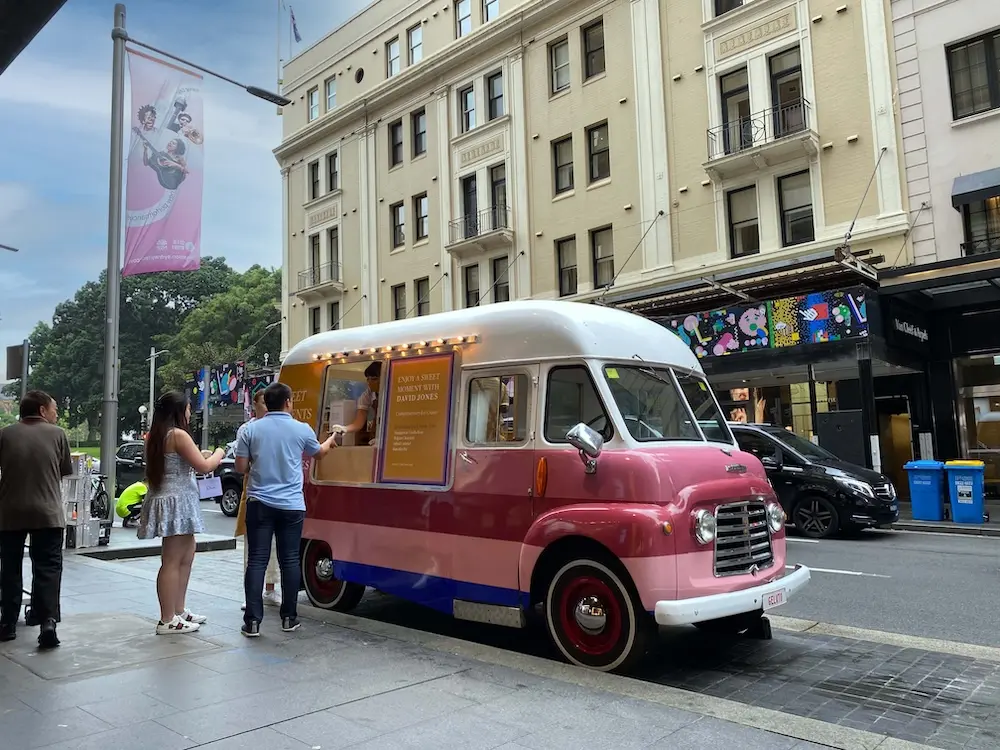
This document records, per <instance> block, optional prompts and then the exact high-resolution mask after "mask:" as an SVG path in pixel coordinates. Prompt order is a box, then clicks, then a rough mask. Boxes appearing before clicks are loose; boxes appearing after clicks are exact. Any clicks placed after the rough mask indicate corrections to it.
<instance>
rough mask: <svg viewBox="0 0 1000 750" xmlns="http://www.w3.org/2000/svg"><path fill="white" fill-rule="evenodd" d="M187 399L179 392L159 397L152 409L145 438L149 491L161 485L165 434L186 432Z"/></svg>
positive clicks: (163, 467)
mask: <svg viewBox="0 0 1000 750" xmlns="http://www.w3.org/2000/svg"><path fill="white" fill-rule="evenodd" d="M187 407H188V400H187V397H186V396H185V395H184V394H183V393H181V392H180V391H170V392H169V393H164V394H163V395H162V396H160V399H159V400H158V401H157V402H156V406H155V407H154V408H153V421H152V424H151V425H150V427H149V434H148V435H147V436H146V482H147V483H148V484H149V487H150V489H154V490H155V489H158V488H159V487H160V485H161V484H163V475H164V473H165V471H166V469H165V463H166V458H165V455H166V450H167V434H168V433H169V432H170V431H171V430H187V428H188V420H187Z"/></svg>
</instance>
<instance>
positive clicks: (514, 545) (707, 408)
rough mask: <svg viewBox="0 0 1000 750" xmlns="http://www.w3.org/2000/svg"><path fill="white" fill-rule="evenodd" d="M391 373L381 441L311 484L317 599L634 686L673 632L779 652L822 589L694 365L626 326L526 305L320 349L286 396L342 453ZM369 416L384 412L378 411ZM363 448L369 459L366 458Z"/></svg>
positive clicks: (676, 347) (336, 339) (655, 337)
mask: <svg viewBox="0 0 1000 750" xmlns="http://www.w3.org/2000/svg"><path fill="white" fill-rule="evenodd" d="M375 361H377V362H381V363H382V366H381V376H380V380H379V381H377V382H378V395H377V397H376V399H375V404H376V406H375V407H374V408H373V409H372V412H373V413H377V429H376V430H375V431H374V432H373V433H371V434H370V435H360V437H359V433H354V434H351V435H349V436H346V437H345V443H347V444H345V445H344V446H342V447H338V448H337V449H336V450H334V451H331V453H330V454H329V455H328V456H327V457H325V458H324V459H322V460H318V461H313V462H311V465H310V466H309V467H308V470H307V479H306V490H305V495H306V505H307V517H306V522H305V527H304V542H303V552H302V571H303V586H304V588H305V590H306V592H307V594H308V596H309V599H310V600H311V601H312V603H313V604H315V605H316V606H319V607H324V608H328V609H336V610H341V611H346V610H349V609H351V608H353V607H354V606H356V605H357V603H358V602H359V601H360V599H361V596H362V595H363V593H364V588H365V586H371V587H373V588H376V589H378V590H380V591H383V592H386V593H389V594H394V595H396V596H400V597H403V598H406V599H409V600H412V601H415V602H419V603H421V604H425V605H427V606H429V607H433V608H435V609H438V610H440V611H443V612H446V613H449V614H452V615H454V616H455V617H458V618H462V619H467V620H473V621H478V622H486V623H492V624H496V625H505V626H510V627H524V626H525V625H526V623H527V622H528V619H529V618H528V615H530V614H531V613H533V612H535V611H538V610H541V612H542V614H543V617H542V619H543V620H544V623H545V627H546V629H547V630H548V632H549V635H550V637H551V638H552V641H553V642H554V644H555V645H556V647H557V648H558V649H559V651H560V652H561V653H562V654H563V655H564V656H565V658H566V659H567V660H569V661H571V662H573V663H575V664H578V665H582V666H587V667H591V668H595V669H600V670H612V669H620V668H625V667H626V666H628V665H630V664H631V663H634V662H635V661H636V660H637V659H639V658H640V657H641V656H642V655H643V653H644V652H645V646H646V644H647V639H648V638H649V636H650V635H651V634H652V633H653V632H655V624H656V623H659V624H661V625H685V624H695V625H699V626H702V627H706V628H712V629H716V630H719V631H728V632H732V633H740V632H744V631H747V632H751V633H757V634H760V635H765V636H766V635H767V634H768V633H769V628H768V625H767V620H766V618H764V617H763V613H764V612H765V611H767V610H769V609H771V608H773V607H775V606H778V605H780V604H783V603H785V601H787V599H788V598H789V597H790V596H791V595H793V594H794V592H796V591H797V590H798V589H800V588H801V587H802V586H804V585H805V584H806V583H807V582H808V580H809V570H808V569H807V568H805V567H801V566H797V567H795V568H794V570H787V571H786V565H785V528H784V520H785V519H784V514H783V513H782V511H781V507H780V505H778V503H777V501H776V499H775V495H774V492H773V490H772V488H771V486H770V484H769V483H768V480H767V477H766V475H765V473H764V469H763V467H762V466H761V464H760V462H759V461H758V460H757V459H756V458H755V457H753V456H752V455H750V454H747V453H742V452H740V451H739V449H738V448H737V446H736V443H735V441H734V439H733V436H732V434H731V432H730V431H729V427H728V425H727V424H726V421H725V419H724V417H723V415H722V413H721V412H720V409H719V406H718V404H717V402H716V400H715V397H714V395H713V394H712V391H711V389H710V388H709V387H708V385H707V383H706V381H705V376H704V373H703V371H702V369H701V367H700V366H699V364H698V361H697V359H696V358H695V356H694V355H693V354H692V352H691V351H690V350H689V349H688V348H687V347H686V346H685V345H684V344H683V343H682V342H681V340H680V339H679V338H678V337H676V336H675V335H674V334H673V333H671V332H670V331H668V330H667V329H665V328H663V327H662V326H660V325H658V324H656V323H654V322H652V321H649V320H647V319H645V318H642V317H639V316H636V315H632V314H630V313H627V312H623V311H620V310H615V309H609V308H605V307H599V306H596V305H587V304H580V303H571V302H535V301H524V302H508V303H501V304H493V305H486V306H482V307H476V308H472V309H466V310H460V311H455V312H448V313H442V314H438V315H429V316H425V317H418V318H414V319H408V320H401V321H396V322H392V323H381V324H377V325H371V326H365V327H361V328H351V329H347V330H340V331H330V332H328V333H322V334H318V335H316V336H313V337H311V338H309V339H306V340H304V341H303V342H301V343H300V344H298V345H296V346H295V347H294V348H293V349H292V350H291V351H290V352H289V354H288V356H287V357H286V359H285V361H284V362H283V363H282V367H281V372H280V375H279V379H280V380H281V381H282V382H285V383H287V384H288V385H289V386H290V387H291V388H292V391H293V408H294V410H295V416H296V417H297V418H299V419H301V420H303V421H306V422H308V423H309V424H311V425H313V426H314V427H315V428H316V429H317V433H318V435H319V437H320V439H324V438H325V437H326V435H328V434H329V431H330V429H331V427H332V426H333V425H336V424H341V425H344V424H348V423H350V422H351V421H352V420H353V419H354V418H355V414H356V405H357V400H358V398H359V396H360V394H362V393H364V390H365V388H366V386H365V385H364V382H365V378H364V375H363V373H364V370H365V369H366V368H367V367H369V366H370V365H371V364H372V362H375ZM369 395H370V394H369ZM351 443H354V444H351Z"/></svg>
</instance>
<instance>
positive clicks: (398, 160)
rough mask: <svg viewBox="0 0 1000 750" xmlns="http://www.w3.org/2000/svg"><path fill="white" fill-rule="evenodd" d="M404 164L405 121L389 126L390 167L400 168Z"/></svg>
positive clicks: (398, 121) (397, 121)
mask: <svg viewBox="0 0 1000 750" xmlns="http://www.w3.org/2000/svg"><path fill="white" fill-rule="evenodd" d="M402 163H403V121H402V120H396V122H394V123H392V124H390V125H389V167H390V168H391V167H398V166H399V165H400V164H402Z"/></svg>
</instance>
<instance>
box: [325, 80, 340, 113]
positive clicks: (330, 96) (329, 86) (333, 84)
mask: <svg viewBox="0 0 1000 750" xmlns="http://www.w3.org/2000/svg"><path fill="white" fill-rule="evenodd" d="M323 87H324V88H325V89H326V111H327V112H329V111H330V110H331V109H334V108H335V107H336V106H337V79H336V78H328V79H327V81H326V83H324V84H323Z"/></svg>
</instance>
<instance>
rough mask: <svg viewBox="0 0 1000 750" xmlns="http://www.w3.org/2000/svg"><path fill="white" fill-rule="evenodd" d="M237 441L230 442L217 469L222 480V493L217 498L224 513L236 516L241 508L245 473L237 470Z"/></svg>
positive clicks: (217, 474)
mask: <svg viewBox="0 0 1000 750" xmlns="http://www.w3.org/2000/svg"><path fill="white" fill-rule="evenodd" d="M235 450H236V443H230V444H229V446H228V447H227V448H226V455H225V457H224V458H223V459H222V461H221V462H220V463H219V468H217V469H216V470H215V476H217V477H219V479H221V480H222V495H221V496H220V497H217V498H215V502H217V503H218V504H219V508H220V509H221V510H222V512H223V514H225V515H227V516H229V517H230V518H232V517H234V516H235V515H236V514H237V513H239V510H240V496H241V495H242V494H243V475H242V474H240V473H239V472H237V471H236V453H235Z"/></svg>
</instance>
